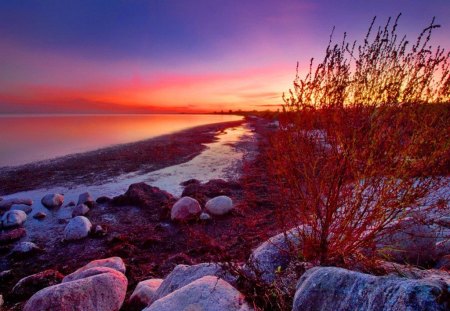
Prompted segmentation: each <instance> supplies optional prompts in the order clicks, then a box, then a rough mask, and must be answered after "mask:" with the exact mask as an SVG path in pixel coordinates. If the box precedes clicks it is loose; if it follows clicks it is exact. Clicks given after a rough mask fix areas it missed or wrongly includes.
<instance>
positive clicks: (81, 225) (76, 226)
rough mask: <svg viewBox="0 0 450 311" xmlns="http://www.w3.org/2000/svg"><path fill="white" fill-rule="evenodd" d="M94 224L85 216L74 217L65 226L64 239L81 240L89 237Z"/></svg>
mask: <svg viewBox="0 0 450 311" xmlns="http://www.w3.org/2000/svg"><path fill="white" fill-rule="evenodd" d="M91 228H92V224H91V222H90V221H89V219H87V218H86V217H84V216H76V217H74V218H72V219H71V220H70V221H69V223H68V224H67V225H66V227H65V228H64V239H65V240H68V241H71V240H79V239H83V238H85V237H87V236H88V235H89V232H90V231H91Z"/></svg>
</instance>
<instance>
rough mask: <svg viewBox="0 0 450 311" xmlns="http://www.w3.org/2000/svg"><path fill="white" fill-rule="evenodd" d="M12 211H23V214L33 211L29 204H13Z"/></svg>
mask: <svg viewBox="0 0 450 311" xmlns="http://www.w3.org/2000/svg"><path fill="white" fill-rule="evenodd" d="M11 210H12V211H23V212H25V214H29V213H31V212H32V211H33V208H32V207H31V206H28V205H23V204H21V205H14V206H13V207H11Z"/></svg>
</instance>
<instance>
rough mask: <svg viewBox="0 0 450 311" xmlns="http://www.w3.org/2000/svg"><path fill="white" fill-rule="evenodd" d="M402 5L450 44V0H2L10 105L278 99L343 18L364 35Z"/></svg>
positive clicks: (125, 106) (179, 105) (193, 106)
mask: <svg viewBox="0 0 450 311" xmlns="http://www.w3.org/2000/svg"><path fill="white" fill-rule="evenodd" d="M400 12H401V13H402V14H403V16H402V18H401V20H400V27H399V33H400V34H407V35H408V37H409V38H410V39H411V40H413V39H415V38H416V37H417V34H418V33H419V32H420V31H421V29H423V28H424V27H425V26H427V24H428V23H429V22H430V21H431V18H432V17H433V16H436V21H437V23H438V24H441V25H442V28H441V29H438V30H437V31H436V32H435V35H434V41H433V42H435V43H439V44H441V45H442V46H443V47H445V48H446V49H447V50H448V49H449V48H450V1H449V0H427V1H422V0H360V1H354V0H353V1H350V0H339V1H337V0H316V1H312V0H311V1H306V0H296V1H293V0H292V1H291V0H286V1H282V0H258V1H246V0H197V1H187V0H148V1H143V0H142V1H139V0H129V1H113V0H105V1H93V0H90V1H88V0H85V1H82V0H79V1H71V0H43V1H25V0H24V1H19V0H17V1H14V0H11V1H7V0H2V1H1V2H0V114H1V113H151V112H211V111H220V110H229V109H233V110H235V109H243V110H253V109H257V110H265V109H276V107H277V105H279V104H280V103H281V94H282V92H283V91H286V90H287V89H289V87H290V85H291V82H292V80H293V78H294V75H295V66H296V62H297V61H299V62H300V68H301V70H302V69H304V68H307V66H308V63H309V59H310V58H311V57H316V58H321V57H322V56H323V51H324V48H325V47H326V45H327V43H328V39H329V38H328V37H329V34H330V32H331V30H332V28H333V26H336V30H335V34H336V39H340V38H341V37H342V34H343V32H345V31H346V32H347V33H348V35H349V38H350V39H361V38H363V36H364V34H365V32H366V31H367V27H368V25H369V24H370V21H371V19H372V17H373V16H375V15H376V16H377V17H378V22H379V23H382V24H384V22H385V21H386V19H387V17H388V16H394V17H395V16H396V15H397V14H398V13H400Z"/></svg>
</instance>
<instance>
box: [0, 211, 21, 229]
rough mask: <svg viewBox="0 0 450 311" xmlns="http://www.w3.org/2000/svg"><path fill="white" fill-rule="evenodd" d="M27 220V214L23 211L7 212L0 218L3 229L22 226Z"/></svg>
mask: <svg viewBox="0 0 450 311" xmlns="http://www.w3.org/2000/svg"><path fill="white" fill-rule="evenodd" d="M26 220H27V214H25V212H24V211H18V210H13V211H8V212H6V213H5V214H4V215H3V217H2V224H3V227H5V228H10V227H16V226H20V225H22V224H23V223H24V222H25V221H26Z"/></svg>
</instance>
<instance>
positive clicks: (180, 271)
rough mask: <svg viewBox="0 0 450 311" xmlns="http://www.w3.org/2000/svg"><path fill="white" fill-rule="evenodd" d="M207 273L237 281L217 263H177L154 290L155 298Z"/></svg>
mask: <svg viewBox="0 0 450 311" xmlns="http://www.w3.org/2000/svg"><path fill="white" fill-rule="evenodd" d="M207 275H209V276H216V277H220V278H221V279H224V280H225V281H227V282H228V283H231V284H235V283H236V281H237V278H236V277H234V276H233V275H231V274H230V273H228V272H226V271H225V270H224V269H223V268H222V267H221V266H220V265H219V264H217V263H201V264H198V265H193V266H187V265H177V266H176V267H175V268H174V269H173V271H172V272H171V273H169V275H167V277H166V278H165V279H164V281H163V282H162V284H161V286H160V287H159V288H158V290H157V291H156V297H157V299H159V298H162V297H164V296H166V295H168V294H170V293H171V292H173V291H175V290H177V289H179V288H181V287H183V286H185V285H187V284H189V283H191V282H193V281H195V280H198V279H200V278H202V277H204V276H207Z"/></svg>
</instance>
